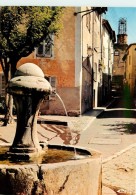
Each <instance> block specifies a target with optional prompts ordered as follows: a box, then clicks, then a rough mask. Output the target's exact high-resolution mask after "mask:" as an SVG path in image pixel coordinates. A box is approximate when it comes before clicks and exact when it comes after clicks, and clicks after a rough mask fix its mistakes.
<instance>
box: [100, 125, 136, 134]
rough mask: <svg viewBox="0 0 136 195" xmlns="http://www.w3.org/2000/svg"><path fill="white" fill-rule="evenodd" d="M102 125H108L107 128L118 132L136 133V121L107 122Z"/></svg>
mask: <svg viewBox="0 0 136 195" xmlns="http://www.w3.org/2000/svg"><path fill="white" fill-rule="evenodd" d="M103 126H109V127H110V128H109V130H111V131H116V132H119V133H126V134H136V123H118V124H107V125H103Z"/></svg>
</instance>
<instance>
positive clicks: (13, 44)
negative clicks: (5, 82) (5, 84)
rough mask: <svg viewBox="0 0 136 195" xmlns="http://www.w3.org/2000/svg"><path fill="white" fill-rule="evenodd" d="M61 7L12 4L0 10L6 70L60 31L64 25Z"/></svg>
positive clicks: (0, 47)
mask: <svg viewBox="0 0 136 195" xmlns="http://www.w3.org/2000/svg"><path fill="white" fill-rule="evenodd" d="M61 14H62V8H61V7H53V8H52V7H47V6H45V7H38V6H32V7H29V6H27V7H26V6H21V7H18V6H17V7H16V6H10V7H6V6H5V7H1V9H0V60H1V64H2V67H3V71H4V72H5V71H6V69H8V68H7V67H6V66H9V65H11V72H12V74H14V72H15V70H16V64H17V62H18V61H19V59H21V58H22V57H25V56H28V55H29V54H30V53H32V52H33V51H34V48H35V47H37V46H38V44H39V43H40V42H41V41H42V40H43V39H44V38H46V36H48V34H49V33H54V34H57V33H58V32H59V29H60V27H61V24H60V16H61Z"/></svg>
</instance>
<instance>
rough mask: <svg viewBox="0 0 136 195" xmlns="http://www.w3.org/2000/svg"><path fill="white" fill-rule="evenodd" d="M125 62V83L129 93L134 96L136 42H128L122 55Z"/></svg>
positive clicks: (135, 84) (135, 83) (135, 94)
mask: <svg viewBox="0 0 136 195" xmlns="http://www.w3.org/2000/svg"><path fill="white" fill-rule="evenodd" d="M123 60H124V63H125V84H126V85H127V86H128V87H129V90H130V93H131V95H132V96H133V97H136V43H133V44H130V45H129V46H128V47H127V49H126V53H125V55H124V57H123Z"/></svg>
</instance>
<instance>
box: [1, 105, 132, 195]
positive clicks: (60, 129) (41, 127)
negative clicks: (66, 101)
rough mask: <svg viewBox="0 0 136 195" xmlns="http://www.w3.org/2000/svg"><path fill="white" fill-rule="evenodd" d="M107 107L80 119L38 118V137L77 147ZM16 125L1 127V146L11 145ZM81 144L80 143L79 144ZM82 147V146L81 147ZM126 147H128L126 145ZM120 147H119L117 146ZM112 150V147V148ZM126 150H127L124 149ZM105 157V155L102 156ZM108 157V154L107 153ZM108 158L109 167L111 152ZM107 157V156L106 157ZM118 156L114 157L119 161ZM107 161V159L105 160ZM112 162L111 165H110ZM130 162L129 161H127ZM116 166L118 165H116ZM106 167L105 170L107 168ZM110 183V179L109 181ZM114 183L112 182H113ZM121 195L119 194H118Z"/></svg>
mask: <svg viewBox="0 0 136 195" xmlns="http://www.w3.org/2000/svg"><path fill="white" fill-rule="evenodd" d="M105 109H106V107H103V108H102V107H100V108H97V109H94V110H93V111H90V112H87V113H85V114H84V115H82V116H79V117H68V116H57V115H46V116H43V115H41V116H38V137H39V140H40V141H47V142H48V143H50V144H52V143H53V144H67V145H69V144H72V145H76V144H78V142H79V139H82V138H83V137H84V133H85V132H86V130H87V128H88V127H89V126H90V125H91V123H92V122H93V121H94V120H95V119H96V117H97V116H98V115H99V114H100V113H102V112H103V111H104V110H105ZM15 126H16V123H14V124H10V125H8V126H7V127H2V126H1V127H0V144H11V143H12V141H13V139H14V135H15V129H16V127H15ZM124 136H125V138H124V140H125V142H127V139H129V136H128V135H127V134H126V135H124ZM79 143H80V142H79ZM81 146H82V145H81ZM124 146H125V147H126V145H124ZM101 147H103V151H104V148H106V147H107V145H105V144H102V145H101ZM117 147H118V145H117ZM111 150H112V147H111ZM124 150H125V148H124ZM102 155H105V154H102ZM106 155H107V153H106ZM108 156H109V158H110V159H111V160H108V161H107V162H106V161H105V162H106V163H107V164H105V167H106V165H108V164H109V165H108V166H107V167H109V166H111V164H110V163H111V162H112V157H111V151H110V150H109V153H108ZM106 157H107V156H106ZM118 158H119V157H118V156H116V158H115V157H114V160H115V159H116V160H117V161H118ZM104 160H105V159H104ZM109 162H110V163H109ZM126 162H128V159H127V160H126ZM115 164H116V163H115ZM105 167H104V168H105ZM109 170H110V167H109V169H108V168H107V169H106V168H105V169H104V173H105V175H104V178H103V179H104V181H106V180H107V177H108V178H109V177H110V176H109V173H108V171H109ZM110 171H111V170H110ZM109 181H110V179H109ZM111 182H112V181H111ZM109 187H110V185H109V186H108V187H106V186H103V194H102V195H114V194H116V193H115V192H114V191H113V190H112V189H110V188H109ZM118 194H119V193H118ZM120 194H121V193H120Z"/></svg>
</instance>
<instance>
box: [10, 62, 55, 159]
mask: <svg viewBox="0 0 136 195" xmlns="http://www.w3.org/2000/svg"><path fill="white" fill-rule="evenodd" d="M7 92H8V93H9V94H11V95H13V99H14V104H15V107H16V111H17V127H16V134H15V138H14V141H13V144H12V146H11V147H10V150H9V152H8V154H9V155H12V156H13V155H14V156H18V157H19V156H20V157H22V156H23V157H28V158H30V157H31V156H32V155H33V154H38V153H39V152H40V151H42V148H41V146H40V144H39V140H38V135H37V115H38V111H39V106H40V103H41V101H42V100H43V99H44V98H45V96H48V95H49V94H50V93H51V86H50V84H49V82H48V81H47V80H46V79H45V78H44V74H43V72H42V70H41V69H40V68H39V67H38V66H37V65H35V64H32V63H26V64H23V65H22V66H20V67H19V68H18V69H17V71H16V73H15V77H14V78H13V79H11V80H10V81H9V85H8V88H7Z"/></svg>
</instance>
